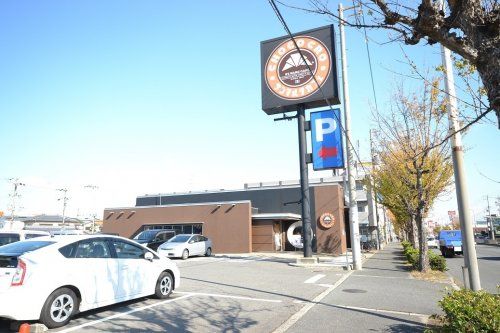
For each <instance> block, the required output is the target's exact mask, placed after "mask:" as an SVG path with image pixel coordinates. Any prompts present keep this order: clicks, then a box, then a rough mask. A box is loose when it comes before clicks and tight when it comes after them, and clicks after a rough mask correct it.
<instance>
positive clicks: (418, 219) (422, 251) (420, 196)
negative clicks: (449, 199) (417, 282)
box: [413, 161, 430, 272]
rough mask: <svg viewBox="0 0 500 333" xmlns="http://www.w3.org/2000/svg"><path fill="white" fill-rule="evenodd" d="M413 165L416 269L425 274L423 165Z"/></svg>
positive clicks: (425, 245) (427, 260)
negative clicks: (415, 205)
mask: <svg viewBox="0 0 500 333" xmlns="http://www.w3.org/2000/svg"><path fill="white" fill-rule="evenodd" d="M413 165H414V167H415V169H416V170H417V174H416V185H417V186H416V187H417V199H418V205H417V211H416V214H415V220H416V221H415V222H416V224H417V228H418V240H419V247H418V250H419V256H418V268H419V270H420V271H421V272H427V271H428V270H429V268H430V265H429V257H428V256H427V251H428V250H429V249H428V248H427V228H426V227H425V226H424V225H423V221H422V220H423V217H422V214H423V210H424V207H425V202H424V200H423V196H424V193H423V192H424V191H423V185H422V170H421V166H422V165H423V163H422V164H420V165H419V166H418V167H417V165H418V164H417V163H416V162H415V161H414V162H413Z"/></svg>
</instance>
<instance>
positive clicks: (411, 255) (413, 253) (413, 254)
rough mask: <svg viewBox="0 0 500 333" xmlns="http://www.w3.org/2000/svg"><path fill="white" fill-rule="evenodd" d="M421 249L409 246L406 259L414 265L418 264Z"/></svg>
mask: <svg viewBox="0 0 500 333" xmlns="http://www.w3.org/2000/svg"><path fill="white" fill-rule="evenodd" d="M418 254H419V251H418V250H417V249H414V248H413V247H409V248H407V249H406V251H405V256H406V260H408V262H409V263H410V264H412V265H415V264H418Z"/></svg>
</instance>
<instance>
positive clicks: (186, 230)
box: [142, 223, 203, 235]
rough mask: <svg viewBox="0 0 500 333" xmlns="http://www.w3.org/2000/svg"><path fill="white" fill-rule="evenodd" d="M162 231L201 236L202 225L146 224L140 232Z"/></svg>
mask: <svg viewBox="0 0 500 333" xmlns="http://www.w3.org/2000/svg"><path fill="white" fill-rule="evenodd" d="M151 229H164V230H173V231H174V232H175V234H176V235H178V234H202V232H203V224H201V223H199V224H148V225H145V226H144V227H143V228H142V230H151Z"/></svg>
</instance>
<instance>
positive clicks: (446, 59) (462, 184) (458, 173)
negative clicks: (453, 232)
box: [441, 45, 481, 291]
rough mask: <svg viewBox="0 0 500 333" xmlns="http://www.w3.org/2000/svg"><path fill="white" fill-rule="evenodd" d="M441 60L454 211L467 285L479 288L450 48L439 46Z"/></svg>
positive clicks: (474, 288)
mask: <svg viewBox="0 0 500 333" xmlns="http://www.w3.org/2000/svg"><path fill="white" fill-rule="evenodd" d="M441 54H442V61H443V65H444V67H445V80H444V83H445V91H446V94H447V98H448V117H449V123H450V125H449V126H450V131H451V132H452V133H453V132H456V133H455V134H454V135H453V136H452V137H451V149H452V157H453V172H454V175H455V190H456V195H457V204H458V214H459V218H460V229H461V230H462V239H463V246H464V261H465V266H466V267H467V268H468V270H469V283H470V288H471V289H472V290H474V291H477V290H481V281H480V279H479V268H478V266H477V256H476V247H475V246H474V230H473V228H472V221H471V218H470V207H469V197H468V191H467V180H466V179H465V169H464V165H463V164H464V151H463V147H462V135H461V134H460V132H457V131H458V130H459V129H460V126H459V124H458V116H457V99H456V93H455V82H454V78H453V66H452V63H451V56H450V50H448V49H447V48H445V47H444V46H442V45H441Z"/></svg>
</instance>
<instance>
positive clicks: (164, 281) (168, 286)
mask: <svg viewBox="0 0 500 333" xmlns="http://www.w3.org/2000/svg"><path fill="white" fill-rule="evenodd" d="M173 287H174V279H173V278H172V274H170V273H169V272H162V273H161V274H160V277H159V278H158V281H156V287H155V297H156V298H160V299H161V298H167V297H168V296H170V294H171V293H172V289H173Z"/></svg>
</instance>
